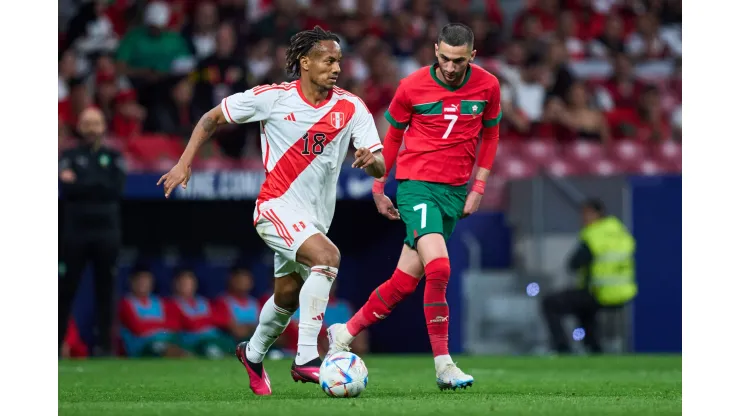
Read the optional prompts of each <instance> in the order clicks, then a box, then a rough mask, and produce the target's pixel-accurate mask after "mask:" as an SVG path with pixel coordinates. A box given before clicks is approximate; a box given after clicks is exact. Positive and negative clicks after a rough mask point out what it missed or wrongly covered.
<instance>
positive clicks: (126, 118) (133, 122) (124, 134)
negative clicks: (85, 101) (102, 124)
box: [111, 89, 147, 140]
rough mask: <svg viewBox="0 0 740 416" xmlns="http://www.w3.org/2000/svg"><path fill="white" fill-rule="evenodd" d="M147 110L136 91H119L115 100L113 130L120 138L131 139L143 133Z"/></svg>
mask: <svg viewBox="0 0 740 416" xmlns="http://www.w3.org/2000/svg"><path fill="white" fill-rule="evenodd" d="M146 116H147V110H146V108H144V106H142V105H141V104H139V103H138V102H137V101H136V91H135V90H132V89H129V90H123V91H119V92H118V95H116V100H115V113H114V114H113V124H112V126H111V130H112V131H113V134H115V136H116V137H118V138H120V139H124V140H126V139H129V138H132V137H136V136H138V135H139V134H141V131H142V128H143V125H144V120H146Z"/></svg>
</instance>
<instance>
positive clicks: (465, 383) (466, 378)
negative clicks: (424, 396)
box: [437, 363, 474, 390]
mask: <svg viewBox="0 0 740 416" xmlns="http://www.w3.org/2000/svg"><path fill="white" fill-rule="evenodd" d="M473 381H474V380H473V376H470V375H468V374H465V373H463V371H462V370H460V369H459V368H457V365H455V364H454V363H450V364H447V365H445V366H444V367H443V368H442V369H441V371H439V372H437V386H438V387H439V389H440V390H449V389H452V390H457V388H458V387H460V388H463V389H465V388H468V387H471V386H472V385H473Z"/></svg>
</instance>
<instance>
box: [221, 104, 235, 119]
mask: <svg viewBox="0 0 740 416" xmlns="http://www.w3.org/2000/svg"><path fill="white" fill-rule="evenodd" d="M223 101H224V108H225V109H226V117H228V118H229V119H228V120H226V121H229V122H231V123H233V122H234V119H233V118H231V113H229V104H227V103H226V98H224V100H223Z"/></svg>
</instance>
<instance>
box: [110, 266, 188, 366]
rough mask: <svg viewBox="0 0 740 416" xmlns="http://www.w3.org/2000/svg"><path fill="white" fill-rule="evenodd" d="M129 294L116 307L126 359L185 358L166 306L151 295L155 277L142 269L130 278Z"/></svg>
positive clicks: (155, 296)
mask: <svg viewBox="0 0 740 416" xmlns="http://www.w3.org/2000/svg"><path fill="white" fill-rule="evenodd" d="M129 285H130V290H131V291H130V293H129V294H128V295H126V296H125V297H124V298H123V299H121V301H120V302H119V304H118V319H119V321H120V323H121V339H122V341H123V350H124V352H125V353H126V355H127V356H129V357H152V356H153V357H184V356H186V355H188V354H187V353H186V352H185V351H184V350H183V349H182V348H180V347H179V346H178V345H177V338H176V330H177V325H178V323H177V321H176V320H175V316H174V315H173V314H172V313H171V311H169V309H168V307H167V304H166V302H165V301H164V300H163V299H162V298H160V297H159V296H157V295H154V294H152V291H153V289H154V276H153V275H152V273H151V271H149V269H147V268H146V267H144V266H143V265H137V266H136V267H134V269H133V271H132V272H131V275H130V276H129Z"/></svg>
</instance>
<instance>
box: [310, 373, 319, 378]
mask: <svg viewBox="0 0 740 416" xmlns="http://www.w3.org/2000/svg"><path fill="white" fill-rule="evenodd" d="M311 374H313V375H315V376H316V377H318V376H319V373H311Z"/></svg>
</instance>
